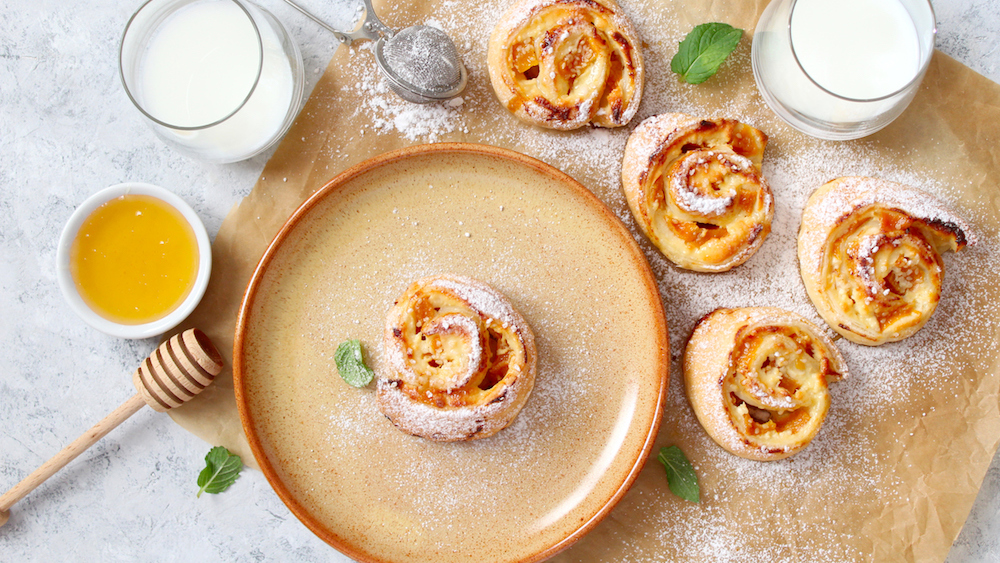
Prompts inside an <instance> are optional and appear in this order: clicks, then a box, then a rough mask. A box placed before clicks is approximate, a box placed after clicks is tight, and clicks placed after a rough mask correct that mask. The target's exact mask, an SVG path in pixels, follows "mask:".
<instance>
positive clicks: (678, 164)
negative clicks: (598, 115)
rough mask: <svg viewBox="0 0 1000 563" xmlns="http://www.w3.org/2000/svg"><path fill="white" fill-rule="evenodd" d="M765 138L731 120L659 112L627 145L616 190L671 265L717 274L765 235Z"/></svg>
mask: <svg viewBox="0 0 1000 563" xmlns="http://www.w3.org/2000/svg"><path fill="white" fill-rule="evenodd" d="M766 143H767V136H766V135H764V133H762V132H761V131H759V130H757V129H755V128H753V127H751V126H749V125H746V124H744V123H740V122H738V121H736V120H733V119H727V118H711V119H698V118H694V117H691V116H688V115H684V114H662V115H657V116H654V117H650V118H648V119H646V120H644V121H643V122H642V123H640V124H639V126H638V127H636V129H635V131H633V132H632V135H631V136H630V137H629V140H628V142H627V143H626V145H625V155H624V157H623V160H622V190H623V191H624V192H625V199H626V201H627V202H628V205H629V208H630V209H631V210H632V215H633V217H635V220H636V223H637V224H638V225H639V228H640V229H641V230H642V232H643V234H645V235H646V237H647V238H648V239H649V240H650V242H652V243H653V244H654V245H656V247H657V248H658V249H659V250H660V252H662V253H663V255H664V256H666V257H667V258H668V259H669V260H670V261H671V262H673V263H674V264H676V265H678V266H680V267H681V268H685V269H688V270H695V271H699V272H723V271H726V270H729V269H730V268H733V267H735V266H738V265H740V264H742V263H743V262H745V261H747V260H748V259H749V258H750V257H751V256H752V255H753V254H754V252H756V251H757V249H758V248H760V245H761V244H763V243H764V239H765V238H766V237H767V235H768V234H769V233H770V232H771V219H772V218H773V216H774V200H773V196H772V194H771V188H770V186H769V185H768V183H767V181H766V180H765V179H764V177H763V176H761V172H760V167H761V162H762V160H763V154H764V146H765V145H766Z"/></svg>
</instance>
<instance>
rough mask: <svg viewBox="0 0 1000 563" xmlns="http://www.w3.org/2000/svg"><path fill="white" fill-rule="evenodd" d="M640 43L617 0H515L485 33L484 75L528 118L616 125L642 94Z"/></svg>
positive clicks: (562, 124) (546, 123)
mask: <svg viewBox="0 0 1000 563" xmlns="http://www.w3.org/2000/svg"><path fill="white" fill-rule="evenodd" d="M639 46H640V42H639V39H638V36H637V35H636V33H635V31H633V29H632V24H631V23H630V22H629V21H628V19H626V17H625V15H624V14H623V13H622V10H621V8H620V7H619V6H618V4H617V3H616V2H615V0H518V1H517V2H515V3H514V4H513V5H512V6H511V7H510V8H509V9H508V10H507V12H506V13H505V14H504V15H503V16H502V17H501V18H500V21H499V22H498V23H497V26H496V27H495V28H494V29H493V33H492V34H491V35H490V40H489V46H488V51H487V64H488V66H489V72H490V82H491V83H492V84H493V90H494V91H495V92H496V95H497V97H498V98H499V99H500V103H502V104H503V105H504V107H506V108H507V109H508V110H510V111H511V112H512V113H513V114H514V115H516V116H517V117H518V118H519V119H521V120H522V121H525V122H527V123H531V124H534V125H539V126H541V127H547V128H550V129H561V130H571V129H577V128H579V127H583V126H584V125H586V124H587V123H592V124H594V125H596V126H598V127H620V126H622V125H625V124H627V123H628V122H629V121H630V120H631V119H632V117H633V116H634V115H635V112H636V110H637V109H638V108H639V101H640V99H641V98H642V87H643V80H644V76H643V73H644V69H643V64H642V53H641V52H640V50H639Z"/></svg>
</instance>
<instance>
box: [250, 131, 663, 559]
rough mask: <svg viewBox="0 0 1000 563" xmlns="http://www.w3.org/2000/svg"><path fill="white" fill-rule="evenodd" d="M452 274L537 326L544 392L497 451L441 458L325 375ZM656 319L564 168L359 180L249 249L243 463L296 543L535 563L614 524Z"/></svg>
mask: <svg viewBox="0 0 1000 563" xmlns="http://www.w3.org/2000/svg"><path fill="white" fill-rule="evenodd" d="M438 273H454V274H460V275H465V276H470V277H474V278H477V279H480V280H482V281H485V282H487V283H489V284H491V285H492V286H494V287H495V288H497V289H498V290H500V291H502V292H503V293H505V294H506V295H507V296H508V298H509V299H510V300H511V301H512V302H513V304H514V306H515V307H516V308H517V309H518V310H520V311H521V313H522V314H523V315H524V317H525V318H526V319H527V320H528V322H529V323H530V324H531V326H532V328H533V330H534V332H535V335H536V339H537V344H538V357H539V360H538V376H537V380H536V383H535V388H534V390H533V392H532V395H531V396H530V398H529V399H528V402H527V404H526V406H525V407H524V409H523V410H522V411H521V413H520V414H519V415H518V417H517V418H516V419H515V420H514V422H513V423H512V424H511V425H510V426H509V427H507V428H506V429H504V430H502V431H501V432H499V433H498V434H496V435H495V436H492V437H490V438H485V439H481V440H475V441H470V442H459V443H435V442H431V441H428V440H425V439H422V438H416V437H413V436H409V435H407V434H404V433H403V432H401V431H399V430H397V429H396V428H395V427H393V426H392V424H391V423H390V422H389V421H388V420H387V419H386V418H385V417H383V416H382V415H381V413H380V412H379V410H378V408H377V406H376V404H375V394H374V384H372V385H371V386H369V387H368V388H362V389H356V388H353V387H350V386H349V385H347V384H346V383H345V382H344V381H343V380H342V379H341V378H340V376H339V375H338V373H337V370H336V366H335V364H334V360H333V356H334V350H335V349H336V347H337V345H338V344H339V343H340V342H342V341H344V340H347V339H352V338H356V339H360V340H361V342H362V344H363V346H364V349H365V354H366V359H367V362H368V364H369V365H370V366H371V367H373V368H374V369H375V370H376V371H377V370H379V369H380V368H381V367H382V348H381V342H380V338H381V332H382V327H383V324H384V321H385V313H386V311H387V310H388V308H389V306H390V305H391V304H392V302H393V300H394V299H395V298H396V297H398V296H399V295H401V294H402V293H403V291H404V290H405V289H406V287H407V286H408V285H409V284H410V283H411V282H412V281H414V280H416V279H418V278H420V277H423V276H427V275H431V274H438ZM668 362H669V356H668V343H667V329H666V322H665V320H664V315H663V307H662V304H661V302H660V298H659V294H658V292H657V289H656V284H655V281H654V278H653V275H652V272H651V271H650V269H649V266H648V264H647V262H646V260H645V258H644V256H643V255H642V253H641V252H640V250H639V248H638V246H637V245H636V243H635V241H634V240H633V238H632V237H631V235H630V234H629V233H628V232H627V231H626V229H625V228H624V227H623V226H622V224H621V222H620V221H619V220H618V219H617V217H615V216H614V215H613V214H612V213H611V212H610V211H609V210H608V209H607V207H605V206H604V204H603V203H601V202H600V201H599V200H598V199H597V198H596V197H594V196H593V195H592V194H591V193H590V192H589V191H588V190H586V189H585V188H584V187H583V186H581V185H580V184H579V183H577V182H576V181H574V180H573V179H572V178H570V177H569V176H567V175H565V174H563V173H562V172H559V171H558V170H556V169H554V168H552V167H550V166H548V165H546V164H544V163H541V162H539V161H537V160H534V159H531V158H529V157H526V156H524V155H521V154H518V153H514V152H511V151H508V150H505V149H499V148H494V147H486V146H479V145H462V144H440V145H429V146H423V147H413V148H410V149H404V150H402V151H397V152H393V153H388V154H385V155H382V156H380V157H377V158H375V159H372V160H369V161H366V162H364V163H362V164H360V165H358V166H356V167H354V168H352V169H350V170H348V171H346V172H345V173H343V174H341V175H340V176H338V177H337V178H335V179H334V180H332V181H331V182H330V183H329V184H327V185H326V186H325V187H323V188H322V189H321V190H319V191H318V192H317V193H316V194H315V195H314V196H313V197H311V198H310V199H309V200H308V201H306V202H305V203H304V204H303V205H302V206H301V207H300V208H299V209H298V210H297V211H296V212H295V213H294V214H293V215H292V217H291V218H290V219H289V220H288V222H287V223H286V224H285V226H284V227H283V228H282V230H281V231H280V232H279V234H278V235H277V236H276V237H275V240H274V241H273V242H272V244H271V245H270V247H269V248H268V250H267V251H266V252H265V254H264V256H263V258H262V259H261V262H260V264H259V266H258V268H257V271H256V272H255V274H254V276H253V278H252V281H251V282H250V285H249V287H248V289H247V293H246V296H245V298H244V301H243V305H242V308H241V311H240V317H239V320H238V323H237V329H236V344H235V350H234V377H235V387H236V400H237V404H238V406H239V410H240V416H241V419H242V422H243V426H244V429H245V431H246V433H247V437H248V439H249V442H250V445H251V447H252V449H253V452H254V455H255V456H256V458H257V461H258V463H259V464H260V466H261V468H262V470H263V471H264V474H265V475H266V476H267V478H268V480H269V481H270V483H271V485H272V486H273V487H274V489H275V491H276V492H277V493H278V495H279V496H280V497H281V498H282V500H283V501H284V502H285V503H286V504H287V505H288V507H289V508H290V509H291V510H292V512H293V513H294V514H295V515H296V516H297V517H298V518H299V519H300V520H302V522H303V523H305V525H306V526H308V527H309V528H310V529H311V530H312V531H313V532H315V533H316V534H317V535H318V536H319V537H321V538H322V539H323V540H325V541H327V542H328V543H330V544H331V545H333V546H334V547H336V548H337V549H339V550H340V551H342V552H343V553H345V554H347V555H348V556H350V557H352V558H354V559H357V560H359V561H379V562H382V561H426V562H435V563H441V562H448V561H462V562H468V561H476V562H479V563H482V562H507V561H536V560H540V559H544V558H546V557H549V556H551V555H553V554H554V553H556V552H557V551H559V550H560V549H562V548H564V547H567V546H568V545H569V544H571V543H572V542H573V541H574V540H576V539H578V538H579V537H581V536H582V535H583V534H585V533H586V532H587V531H588V530H590V528H592V527H593V526H594V525H595V524H596V523H597V522H598V521H600V520H601V519H602V518H603V517H604V516H606V515H607V514H608V512H609V511H610V510H611V508H612V507H613V506H614V505H615V504H616V503H617V502H618V500H619V499H620V498H621V497H622V496H623V495H624V493H625V491H626V490H627V488H628V487H629V485H630V484H631V483H632V481H633V480H634V479H635V477H636V476H637V474H638V472H639V470H640V469H641V468H642V465H643V462H644V461H645V459H646V456H647V455H648V453H649V450H650V448H651V446H652V442H653V439H654V438H655V436H656V431H657V426H658V424H659V420H660V409H661V407H662V403H663V400H664V396H665V393H666V380H667V368H668Z"/></svg>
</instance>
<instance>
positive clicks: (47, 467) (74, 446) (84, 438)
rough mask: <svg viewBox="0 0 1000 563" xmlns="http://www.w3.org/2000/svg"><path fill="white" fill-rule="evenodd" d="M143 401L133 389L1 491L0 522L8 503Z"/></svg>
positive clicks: (134, 410) (5, 516) (79, 452)
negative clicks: (2, 492)
mask: <svg viewBox="0 0 1000 563" xmlns="http://www.w3.org/2000/svg"><path fill="white" fill-rule="evenodd" d="M145 404H146V403H145V402H144V401H143V400H142V396H140V395H139V394H138V393H136V394H135V395H133V396H132V398H130V399H129V400H127V401H125V402H124V403H122V405H121V406H120V407H118V408H117V409H115V410H113V411H112V412H111V414H109V415H108V416H106V417H104V419H102V420H101V421H100V422H98V423H97V424H95V425H94V426H92V427H91V428H90V430H87V431H86V432H84V433H83V435H81V436H80V437H79V438H77V439H76V440H73V442H72V443H71V444H70V445H68V446H66V447H65V448H63V449H62V451H60V452H59V453H57V454H56V455H54V456H52V458H51V459H50V460H48V461H46V462H45V463H43V464H42V465H41V467H39V468H38V469H36V470H35V471H34V473H32V474H31V475H28V476H27V477H25V478H24V480H22V481H21V482H20V483H18V484H17V485H15V486H14V488H12V489H11V490H9V491H7V492H6V493H4V494H3V496H0V526H3V525H4V524H6V523H7V518H8V517H9V516H10V515H9V514H8V512H7V511H8V509H10V507H11V506H14V503H16V502H17V501H19V500H21V499H22V498H24V497H25V495H27V494H28V493H30V492H31V491H33V490H35V487H37V486H38V485H41V484H42V483H43V482H44V481H45V480H46V479H48V478H49V477H51V476H53V475H55V474H56V472H58V471H59V470H60V469H62V468H63V467H65V466H66V464H67V463H69V462H71V461H73V460H74V459H76V457H77V456H79V455H80V454H82V453H83V452H84V450H86V449H87V448H89V447H90V446H93V445H94V444H95V443H96V442H97V441H98V440H100V439H101V438H103V437H104V436H105V435H107V433H108V432H111V431H112V430H114V429H115V428H116V427H117V426H118V425H119V424H121V423H122V422H125V419H127V418H128V417H130V416H132V415H133V414H135V413H136V412H138V410H139V409H141V408H142V407H143V405H145Z"/></svg>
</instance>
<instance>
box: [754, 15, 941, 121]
mask: <svg viewBox="0 0 1000 563" xmlns="http://www.w3.org/2000/svg"><path fill="white" fill-rule="evenodd" d="M935 32H936V29H935V27H934V10H933V8H932V7H931V4H930V2H929V1H928V0H773V1H772V2H771V3H770V4H769V5H768V6H767V8H765V10H764V12H763V13H762V14H761V17H760V20H759V21H758V22H757V28H756V30H755V32H754V37H753V46H752V48H751V60H752V66H753V74H754V79H755V80H756V81H757V88H758V90H759V91H760V93H761V96H762V97H763V98H764V100H765V101H766V102H767V105H768V106H770V108H771V109H772V110H773V111H774V112H775V113H776V114H778V116H779V117H781V119H783V120H784V121H785V122H787V123H788V124H789V125H791V126H792V127H794V128H796V129H798V130H800V131H802V132H804V133H806V134H809V135H812V136H814V137H818V138H821V139H831V140H847V139H857V138H860V137H864V136H866V135H870V134H872V133H874V132H876V131H878V130H879V129H882V128H883V127H885V126H886V125H888V124H889V123H891V122H892V121H893V120H894V119H896V118H897V117H898V116H899V115H900V114H901V113H902V112H903V110H904V109H906V106H907V105H909V103H910V101H911V100H912V99H913V96H914V94H916V92H917V89H918V88H919V86H920V81H921V79H922V78H923V76H924V73H925V72H926V71H927V67H928V65H929V64H930V60H931V55H932V54H933V52H934V34H935Z"/></svg>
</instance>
